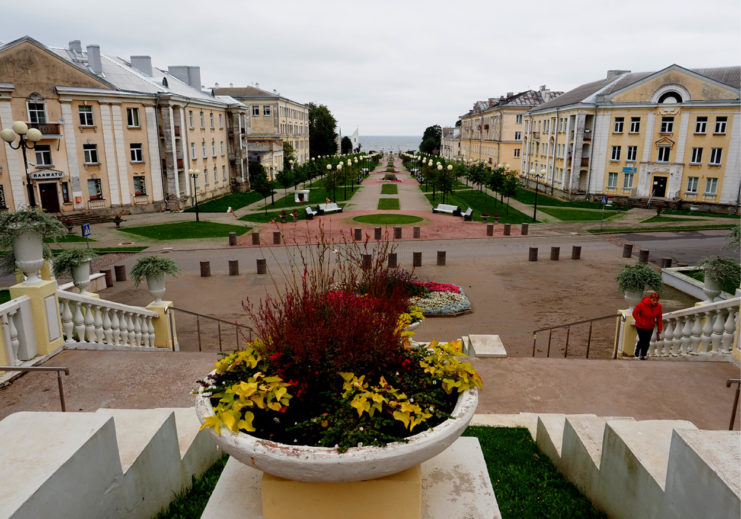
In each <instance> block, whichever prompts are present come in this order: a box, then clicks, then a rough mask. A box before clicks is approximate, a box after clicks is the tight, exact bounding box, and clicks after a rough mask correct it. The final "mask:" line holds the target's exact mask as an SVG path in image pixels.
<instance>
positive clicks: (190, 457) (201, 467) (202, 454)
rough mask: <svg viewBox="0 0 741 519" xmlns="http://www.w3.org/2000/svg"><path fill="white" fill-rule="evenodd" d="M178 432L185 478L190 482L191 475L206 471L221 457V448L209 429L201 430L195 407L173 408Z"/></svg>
mask: <svg viewBox="0 0 741 519" xmlns="http://www.w3.org/2000/svg"><path fill="white" fill-rule="evenodd" d="M173 412H174V413H175V424H176V426H177V433H178V446H179V448H180V457H181V459H182V466H183V472H184V478H185V479H186V482H187V483H188V484H189V483H190V481H191V477H192V476H194V475H198V474H202V473H203V472H205V471H206V470H207V469H208V468H209V467H210V466H211V465H213V463H214V461H216V460H217V459H218V458H219V457H221V455H222V452H221V449H219V447H218V446H217V445H216V443H215V442H214V441H213V439H212V438H211V436H209V434H208V431H206V430H203V431H201V430H200V429H201V422H199V421H198V417H197V416H196V411H195V408H193V407H183V408H175V409H173Z"/></svg>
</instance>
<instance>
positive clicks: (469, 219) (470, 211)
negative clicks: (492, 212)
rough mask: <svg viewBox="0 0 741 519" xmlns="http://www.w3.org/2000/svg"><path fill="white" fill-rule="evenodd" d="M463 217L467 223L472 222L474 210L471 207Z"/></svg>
mask: <svg viewBox="0 0 741 519" xmlns="http://www.w3.org/2000/svg"><path fill="white" fill-rule="evenodd" d="M461 216H462V217H463V221H465V222H470V221H471V219H472V218H473V209H471V208H470V207H469V208H468V209H466V210H465V211H464V212H463V214H461Z"/></svg>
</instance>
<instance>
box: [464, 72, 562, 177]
mask: <svg viewBox="0 0 741 519" xmlns="http://www.w3.org/2000/svg"><path fill="white" fill-rule="evenodd" d="M560 94H561V92H553V91H551V90H548V89H547V88H546V87H545V85H544V86H542V87H540V89H539V90H527V91H524V92H519V93H517V94H515V93H512V92H508V93H507V95H506V96H501V97H500V98H499V99H494V98H491V99H489V100H488V101H477V102H476V103H475V104H474V106H473V109H472V110H471V111H470V112H469V113H468V114H466V115H463V116H461V117H460V120H461V133H460V146H459V149H460V158H462V159H463V160H464V161H465V162H469V163H471V162H483V163H486V164H488V165H490V166H491V167H494V166H496V165H497V164H509V165H510V168H511V169H512V170H515V171H518V172H519V167H520V164H521V157H522V137H523V129H524V124H523V117H524V115H525V113H527V111H528V110H530V109H531V108H533V107H534V106H538V105H540V104H542V103H545V102H548V101H550V100H552V99H555V98H556V97H557V96H558V95H560Z"/></svg>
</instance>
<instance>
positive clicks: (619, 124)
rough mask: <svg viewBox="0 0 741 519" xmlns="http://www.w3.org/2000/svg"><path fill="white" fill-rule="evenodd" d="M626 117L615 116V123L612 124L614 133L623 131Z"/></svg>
mask: <svg viewBox="0 0 741 519" xmlns="http://www.w3.org/2000/svg"><path fill="white" fill-rule="evenodd" d="M624 124H625V117H615V124H614V125H613V126H612V133H623V125H624Z"/></svg>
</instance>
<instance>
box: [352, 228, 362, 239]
mask: <svg viewBox="0 0 741 519" xmlns="http://www.w3.org/2000/svg"><path fill="white" fill-rule="evenodd" d="M354 232H355V241H360V240H362V239H363V229H361V228H360V227H356V228H355V231H354Z"/></svg>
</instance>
